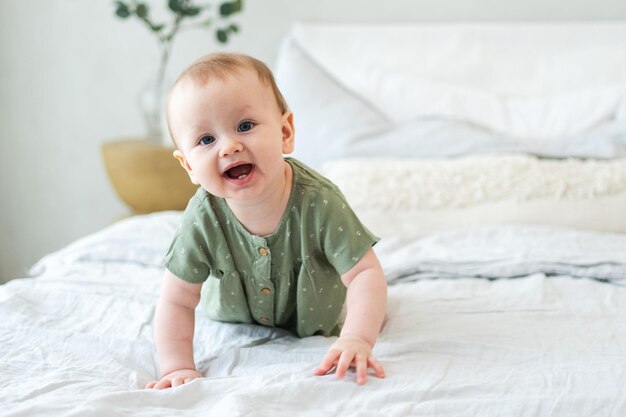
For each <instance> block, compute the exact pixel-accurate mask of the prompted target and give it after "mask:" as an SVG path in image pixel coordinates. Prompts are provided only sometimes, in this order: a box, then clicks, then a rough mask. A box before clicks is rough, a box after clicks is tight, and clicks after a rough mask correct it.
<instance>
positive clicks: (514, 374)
mask: <svg viewBox="0 0 626 417" xmlns="http://www.w3.org/2000/svg"><path fill="white" fill-rule="evenodd" d="M624 39H626V24H623V23H602V24H589V23H586V24H583V23H570V24H550V23H542V24H515V25H505V24H471V25H470V24H454V25H448V24H441V25H407V26H399V27H398V26H395V27H391V26H384V25H383V26H362V25H361V26H356V25H323V24H299V25H296V26H294V28H293V29H292V30H291V32H290V33H289V35H288V37H287V38H286V39H285V41H284V43H283V46H282V49H281V53H280V57H279V60H278V63H277V66H276V75H277V79H278V81H279V85H280V87H281V89H282V90H283V93H284V95H285V96H286V98H287V101H288V102H289V104H290V106H291V107H292V109H293V110H294V113H295V115H296V116H295V122H296V126H297V129H296V132H297V151H296V157H298V158H300V159H302V160H303V161H305V162H306V163H308V164H309V165H311V166H313V167H315V168H317V169H319V170H321V171H322V172H323V173H324V174H325V175H327V176H328V177H329V178H331V179H332V180H333V181H335V182H336V183H337V184H338V185H339V186H340V187H341V189H342V191H343V192H344V194H345V195H346V198H347V199H348V200H349V201H350V203H351V204H352V206H353V207H354V209H355V211H356V212H357V213H358V214H359V215H360V216H361V217H362V219H363V221H364V222H365V223H366V225H367V226H368V227H369V228H370V229H372V231H373V232H375V233H376V234H378V235H379V236H381V237H382V240H381V241H380V243H379V244H377V245H376V247H375V250H376V252H377V254H378V256H379V258H380V260H381V263H382V265H383V267H384V270H385V273H386V276H387V279H388V282H389V309H388V320H387V322H386V324H385V326H384V328H383V330H382V332H381V334H380V337H379V340H378V343H377V344H376V347H375V354H376V356H377V358H378V359H379V360H380V361H381V362H382V364H383V366H384V367H385V371H386V375H387V377H386V378H385V379H378V378H375V377H373V376H372V377H370V378H368V382H367V383H366V384H365V385H363V386H360V385H358V384H356V382H355V378H354V374H353V373H349V374H348V375H347V376H346V379H345V380H343V381H341V380H338V379H337V378H336V377H335V376H334V375H332V374H331V375H326V376H323V377H316V376H314V375H313V370H314V368H315V366H316V365H317V364H318V362H319V361H320V360H321V358H322V357H323V355H324V354H325V352H326V350H327V349H328V347H329V346H330V345H331V344H332V342H333V340H334V339H333V338H324V337H321V336H315V337H309V338H304V339H299V338H296V337H294V336H293V335H291V334H289V333H287V332H285V331H283V330H280V329H272V328H267V327H263V326H255V325H238V324H228V323H220V322H213V321H210V320H208V319H207V318H205V317H204V316H203V314H202V313H201V312H198V314H197V317H196V320H197V321H196V325H197V328H196V329H197V330H196V341H195V356H196V361H197V363H198V366H199V369H200V370H201V371H202V372H203V373H205V374H206V378H203V379H198V380H195V381H193V382H192V383H190V384H188V385H184V386H181V387H178V388H175V389H169V390H164V391H156V390H145V389H143V386H144V385H145V384H146V382H148V381H149V380H151V379H153V378H154V376H155V375H156V374H157V369H156V360H155V352H154V342H153V334H152V331H153V328H152V319H153V315H154V308H155V301H156V299H157V297H158V292H159V287H160V281H161V277H162V271H163V255H164V253H165V251H166V249H167V247H168V245H169V242H170V239H171V238H172V236H173V233H174V231H175V230H176V228H177V226H178V222H179V221H180V216H181V212H180V211H163V212H156V213H151V214H146V215H141V216H134V217H131V218H129V219H126V220H123V221H120V222H117V223H115V224H113V225H111V226H109V227H107V228H105V229H104V230H101V231H99V232H97V233H95V234H92V235H90V236H86V237H84V238H82V239H80V240H77V241H76V242H74V243H72V244H70V245H68V246H67V247H65V248H63V249H61V250H59V251H57V252H55V253H51V254H49V255H47V256H45V257H44V258H43V259H41V260H40V261H39V262H38V263H37V264H36V265H34V266H33V268H32V270H31V276H30V277H27V278H24V279H19V280H13V281H10V282H9V283H7V284H5V285H3V286H1V287H0V317H2V321H1V324H0V346H1V349H0V369H1V370H2V371H1V374H0V375H1V376H2V378H0V415H2V416H40V415H41V416H43V415H49V416H83V415H102V416H109V415H137V416H143V415H145V416H161V415H162V416H170V415H179V414H180V415H215V416H226V415H228V416H256V415H259V416H260V415H272V416H294V415H298V416H319V415H329V416H332V415H342V416H373V415H388V416H422V415H423V416H436V415H442V416H623V415H626V393H625V391H624V387H625V386H626V309H624V306H626V159H625V158H626V121H625V120H626V75H625V74H626V41H624ZM338 40H341V41H340V42H339V41H338Z"/></svg>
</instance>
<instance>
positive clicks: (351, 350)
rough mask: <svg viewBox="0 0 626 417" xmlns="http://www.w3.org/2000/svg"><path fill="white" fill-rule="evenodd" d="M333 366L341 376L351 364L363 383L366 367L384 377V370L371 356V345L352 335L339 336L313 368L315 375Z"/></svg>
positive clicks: (359, 381)
mask: <svg viewBox="0 0 626 417" xmlns="http://www.w3.org/2000/svg"><path fill="white" fill-rule="evenodd" d="M334 366H336V369H335V374H336V375H337V376H338V377H339V378H343V377H344V376H345V374H346V372H347V371H348V369H349V368H350V367H351V366H352V367H354V368H356V378H357V379H356V380H357V382H358V383H359V384H365V380H366V379H367V369H368V368H372V369H373V370H374V372H376V376H377V377H379V378H384V377H385V371H384V370H383V367H382V366H381V365H380V363H379V362H378V361H377V360H376V359H375V358H374V357H373V356H372V346H371V345H370V344H369V343H368V342H366V341H365V340H363V339H360V338H358V337H354V336H343V337H340V338H339V339H338V340H337V341H336V342H335V343H334V344H333V345H332V346H331V347H330V349H329V350H328V353H327V354H326V356H325V357H324V359H323V360H322V362H321V363H320V365H319V366H318V367H317V369H316V370H315V375H325V374H327V373H328V372H329V371H330V370H331V369H332V368H333V367H334Z"/></svg>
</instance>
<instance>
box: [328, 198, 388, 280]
mask: <svg viewBox="0 0 626 417" xmlns="http://www.w3.org/2000/svg"><path fill="white" fill-rule="evenodd" d="M318 204H319V205H320V206H321V207H322V209H321V210H319V213H320V215H321V216H323V217H322V218H321V219H319V222H320V224H321V225H322V227H320V240H321V245H322V251H323V252H324V254H325V256H326V258H327V259H328V262H329V263H330V264H331V265H332V266H333V267H334V268H335V270H337V272H339V274H344V273H346V272H348V271H349V270H350V269H352V267H353V266H354V265H356V264H357V263H358V262H359V261H360V260H361V258H363V255H365V252H367V250H368V249H369V248H371V247H372V246H374V245H375V244H376V243H377V242H378V241H379V240H380V239H379V238H378V237H377V236H375V235H374V234H372V233H371V232H370V231H369V230H368V229H367V228H366V227H365V226H364V225H363V223H361V221H360V220H359V218H358V217H357V215H356V214H355V213H354V211H353V210H352V208H351V207H350V205H349V204H348V203H347V201H346V199H345V197H344V196H343V194H342V193H341V192H340V191H339V190H338V189H337V190H333V191H332V192H329V193H328V195H327V196H326V197H322V198H321V201H318Z"/></svg>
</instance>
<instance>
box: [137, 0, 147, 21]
mask: <svg viewBox="0 0 626 417" xmlns="http://www.w3.org/2000/svg"><path fill="white" fill-rule="evenodd" d="M135 13H136V14H137V16H139V17H141V18H144V17H148V5H147V4H145V3H139V4H138V5H137V8H136V9H135Z"/></svg>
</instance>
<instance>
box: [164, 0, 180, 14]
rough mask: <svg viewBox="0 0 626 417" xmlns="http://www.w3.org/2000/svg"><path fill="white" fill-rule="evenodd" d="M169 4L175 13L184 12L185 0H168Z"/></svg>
mask: <svg viewBox="0 0 626 417" xmlns="http://www.w3.org/2000/svg"><path fill="white" fill-rule="evenodd" d="M167 6H168V7H169V8H170V10H171V11H173V12H174V13H182V12H183V1H182V0H169V1H168V2H167Z"/></svg>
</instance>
